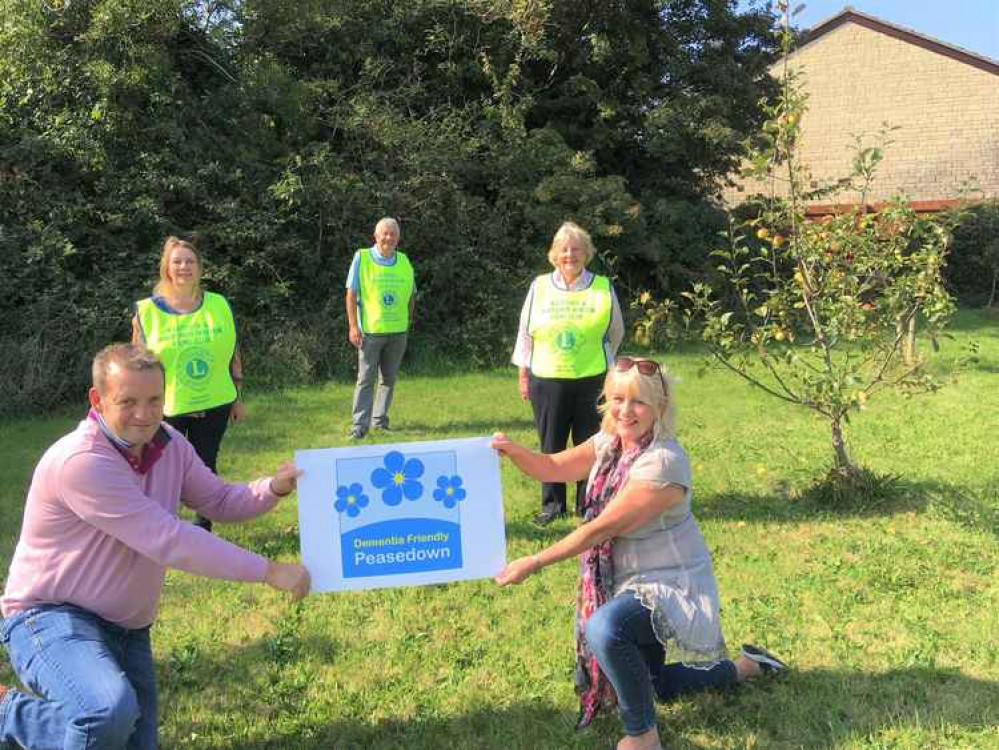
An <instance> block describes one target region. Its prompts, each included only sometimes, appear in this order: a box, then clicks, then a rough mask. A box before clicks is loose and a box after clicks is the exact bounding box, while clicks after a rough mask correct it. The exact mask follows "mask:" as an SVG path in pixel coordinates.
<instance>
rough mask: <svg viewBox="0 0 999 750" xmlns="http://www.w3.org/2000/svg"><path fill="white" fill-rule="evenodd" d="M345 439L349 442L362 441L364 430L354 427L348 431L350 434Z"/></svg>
mask: <svg viewBox="0 0 999 750" xmlns="http://www.w3.org/2000/svg"><path fill="white" fill-rule="evenodd" d="M347 437H349V438H350V439H351V440H362V439H363V438H364V430H362V429H360V428H358V427H355V428H354V429H352V430H351V431H350V434H349V435H348V436H347Z"/></svg>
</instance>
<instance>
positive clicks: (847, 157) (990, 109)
mask: <svg viewBox="0 0 999 750" xmlns="http://www.w3.org/2000/svg"><path fill="white" fill-rule="evenodd" d="M791 63H792V65H793V66H794V67H796V68H798V69H799V70H800V71H801V73H802V75H803V82H804V87H805V90H806V91H807V92H808V94H809V101H808V112H807V113H806V114H805V116H804V117H803V118H802V122H801V130H802V140H801V148H802V151H801V155H802V157H803V160H804V161H805V163H806V164H808V165H809V166H810V167H811V171H812V173H813V175H814V176H815V177H816V178H823V179H825V178H836V177H841V176H846V175H849V173H850V163H851V159H852V153H853V152H852V150H851V148H850V145H851V143H852V142H853V139H852V137H851V134H861V133H869V134H874V133H876V132H877V131H878V130H879V129H880V128H881V125H882V123H883V122H885V121H887V122H888V123H889V124H891V125H895V126H899V129H898V130H896V131H894V133H893V134H892V138H893V140H894V143H893V144H892V145H891V146H889V148H888V149H886V151H885V158H884V161H883V162H882V163H881V166H880V168H879V170H878V173H877V177H876V178H875V183H874V185H873V193H872V195H871V196H870V198H871V200H873V201H877V200H883V199H885V198H888V197H890V196H891V195H894V194H895V193H897V192H898V191H899V190H903V191H905V192H906V194H907V195H908V196H909V198H910V199H911V200H914V201H922V200H941V199H949V198H954V197H956V196H957V195H958V193H959V191H960V189H961V185H962V184H963V183H965V182H966V181H968V180H969V179H973V180H974V181H975V183H976V184H977V185H978V186H979V187H980V188H981V189H982V190H984V192H985V194H986V195H989V196H999V75H996V74H995V73H992V72H989V71H986V70H980V69H978V68H976V67H974V66H972V65H969V64H967V63H965V62H961V61H960V60H955V59H953V58H950V57H947V56H945V55H942V54H939V53H937V52H934V51H932V50H928V49H924V48H922V47H919V46H917V45H915V44H911V43H909V42H906V41H903V40H901V39H896V38H893V37H891V36H888V35H886V34H883V33H881V32H878V31H875V30H872V29H869V28H865V27H863V26H860V25H857V24H854V23H845V24H843V25H841V26H838V27H836V28H834V29H832V30H831V31H829V32H828V33H827V34H825V35H823V36H821V37H819V38H818V39H816V40H815V41H814V42H812V43H811V44H808V45H806V46H804V47H802V48H801V49H799V50H798V51H797V52H795V53H794V54H793V55H792V57H791ZM773 74H774V75H778V74H779V68H776V67H775V68H774V70H773ZM739 182H742V181H741V180H740V181H739ZM743 187H744V190H743V191H742V192H740V191H737V190H733V189H726V190H725V191H724V198H725V200H726V202H729V203H737V202H739V201H740V200H742V199H744V198H745V197H746V196H748V195H749V194H750V193H752V192H753V191H754V190H758V187H757V186H753V185H749V184H745V185H743ZM847 198H848V196H846V195H843V196H842V197H841V198H838V199H836V200H838V201H843V200H845V199H847ZM849 199H850V200H852V199H853V196H849Z"/></svg>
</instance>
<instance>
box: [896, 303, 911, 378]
mask: <svg viewBox="0 0 999 750" xmlns="http://www.w3.org/2000/svg"><path fill="white" fill-rule="evenodd" d="M895 334H896V335H897V336H898V338H899V341H900V342H901V345H902V350H901V352H900V354H901V355H902V362H904V363H905V365H906V366H907V367H912V365H913V363H914V362H915V361H916V316H915V315H913V316H911V317H910V318H909V321H908V322H905V320H904V319H900V320H896V321H895Z"/></svg>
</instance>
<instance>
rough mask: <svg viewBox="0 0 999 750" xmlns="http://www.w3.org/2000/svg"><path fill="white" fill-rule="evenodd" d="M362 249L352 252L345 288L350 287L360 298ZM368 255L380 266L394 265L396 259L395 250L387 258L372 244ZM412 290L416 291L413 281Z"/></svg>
mask: <svg viewBox="0 0 999 750" xmlns="http://www.w3.org/2000/svg"><path fill="white" fill-rule="evenodd" d="M363 252H364V250H358V251H357V252H356V253H354V259H353V260H352V261H351V262H350V270H349V271H348V272H347V289H350V290H351V291H352V292H354V294H356V295H357V299H358V300H359V301H360V299H361V282H360V281H358V278H357V277H358V274H359V272H360V269H361V253H363ZM368 255H370V256H371V260H373V261H374V262H375V263H377V264H378V265H380V266H394V265H395V261H396V252H395V251H393V252H392V256H391V257H389V258H386V257H384V256H383V255H382V254H381V253H380V252H378V247H377V246H376V245H372V246H371V247H369V248H368ZM413 292H414V293H415V292H416V283H415V282H414V283H413Z"/></svg>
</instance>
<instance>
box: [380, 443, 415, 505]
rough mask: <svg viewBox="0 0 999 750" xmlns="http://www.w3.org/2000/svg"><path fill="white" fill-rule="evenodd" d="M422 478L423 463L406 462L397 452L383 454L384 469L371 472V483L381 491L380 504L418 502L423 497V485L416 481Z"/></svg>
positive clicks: (412, 459) (412, 460) (413, 459)
mask: <svg viewBox="0 0 999 750" xmlns="http://www.w3.org/2000/svg"><path fill="white" fill-rule="evenodd" d="M422 476H423V462H422V461H421V460H420V459H418V458H411V459H409V460H408V461H407V460H406V457H405V456H404V455H402V454H401V453H400V452H399V451H392V452H390V453H386V454H385V466H384V468H383V467H381V466H379V467H378V468H377V469H375V470H374V471H373V472H371V483H372V484H373V485H375V487H377V488H378V489H380V490H381V491H382V502H384V503H385V504H386V505H398V504H399V503H401V502H402V498H403V497H405V498H406V499H407V500H418V499H419V498H420V496H422V495H423V483H422V482H417V481H416V480H417V479H419V478H420V477H422Z"/></svg>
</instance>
